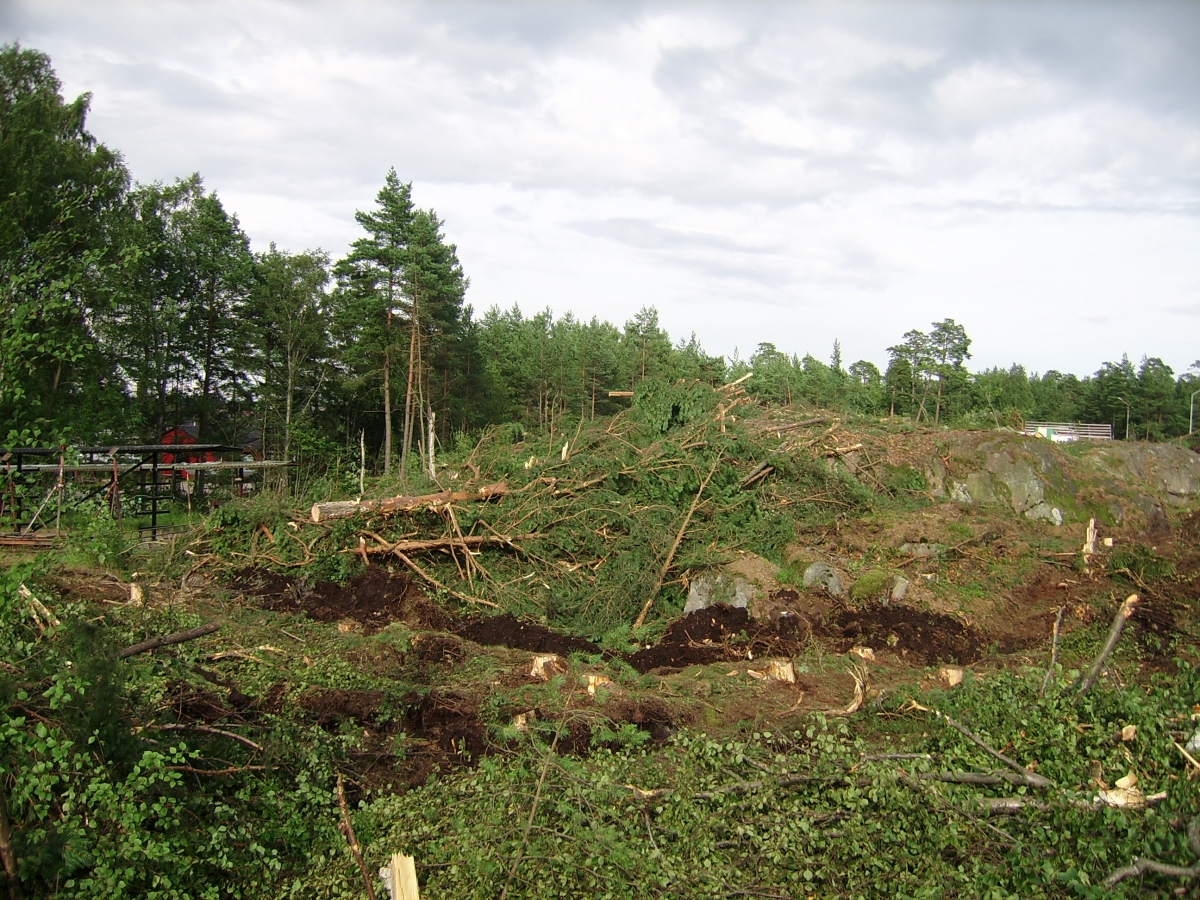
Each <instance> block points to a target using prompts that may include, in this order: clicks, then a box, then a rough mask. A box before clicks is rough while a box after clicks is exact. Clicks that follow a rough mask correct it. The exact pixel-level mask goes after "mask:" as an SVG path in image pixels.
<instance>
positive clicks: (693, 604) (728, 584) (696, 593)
mask: <svg viewBox="0 0 1200 900" xmlns="http://www.w3.org/2000/svg"><path fill="white" fill-rule="evenodd" d="M754 594H755V590H754V585H752V584H751V583H750V582H749V581H747V580H746V579H745V578H743V577H742V576H740V575H725V574H715V575H714V574H712V573H705V574H704V575H701V576H700V577H699V578H696V579H695V580H694V581H692V585H691V587H690V588H689V589H688V598H687V603H685V604H684V607H683V614H684V615H685V616H686V615H688V614H689V613H694V612H695V611H696V610H698V609H708V608H709V607H710V606H712V605H713V604H714V603H724V604H726V605H727V606H733V607H736V608H737V609H745V608H746V607H747V606H749V605H750V601H751V600H752V599H753V597H754Z"/></svg>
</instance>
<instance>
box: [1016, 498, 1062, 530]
mask: <svg viewBox="0 0 1200 900" xmlns="http://www.w3.org/2000/svg"><path fill="white" fill-rule="evenodd" d="M1025 518H1027V519H1032V520H1033V521H1035V522H1052V523H1054V524H1055V525H1061V524H1062V523H1063V514H1062V510H1061V509H1059V508H1058V507H1057V506H1051V505H1050V504H1049V503H1047V502H1046V501H1045V500H1043V501H1042V502H1041V503H1039V504H1037V505H1036V506H1032V507H1030V508H1029V509H1027V510H1025Z"/></svg>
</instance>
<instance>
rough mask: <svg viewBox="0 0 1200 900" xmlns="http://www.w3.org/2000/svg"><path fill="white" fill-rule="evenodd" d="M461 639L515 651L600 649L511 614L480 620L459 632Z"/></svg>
mask: <svg viewBox="0 0 1200 900" xmlns="http://www.w3.org/2000/svg"><path fill="white" fill-rule="evenodd" d="M456 633H457V634H458V636H459V637H462V638H466V639H467V640H468V641H474V642H475V643H476V644H487V645H489V646H493V647H510V648H512V649H513V650H528V651H529V652H531V653H557V654H558V655H559V656H566V655H568V654H570V653H576V652H579V653H599V652H600V648H599V647H597V646H596V645H595V644H593V643H592V642H591V641H585V640H584V639H583V638H576V637H567V636H566V635H562V634H556V633H555V632H553V631H551V630H550V629H549V628H546V627H545V626H544V625H538V624H536V623H534V622H522V621H521V620H520V619H518V618H516V617H515V616H513V615H510V614H509V613H503V614H501V615H498V616H492V617H491V618H490V619H479V620H477V621H474V622H471V623H470V624H468V625H467V626H466V627H464V628H461V629H459V630H458V631H457V632H456Z"/></svg>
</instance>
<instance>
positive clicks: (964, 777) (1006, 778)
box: [916, 772, 1028, 785]
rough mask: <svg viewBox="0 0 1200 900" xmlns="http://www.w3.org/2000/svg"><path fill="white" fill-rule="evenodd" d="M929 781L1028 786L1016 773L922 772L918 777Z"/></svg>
mask: <svg viewBox="0 0 1200 900" xmlns="http://www.w3.org/2000/svg"><path fill="white" fill-rule="evenodd" d="M916 777H917V778H919V779H924V780H927V781H941V782H944V783H946V784H985V785H987V784H1015V785H1027V784H1028V783H1027V782H1026V780H1025V776H1024V775H1018V774H1017V773H1016V772H992V773H990V774H983V773H980V772H921V773H919V774H917V776H916Z"/></svg>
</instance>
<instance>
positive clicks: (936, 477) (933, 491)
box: [925, 456, 946, 500]
mask: <svg viewBox="0 0 1200 900" xmlns="http://www.w3.org/2000/svg"><path fill="white" fill-rule="evenodd" d="M925 485H926V486H927V487H928V489H929V495H930V496H931V497H936V498H938V499H939V500H940V499H941V498H943V497H945V496H946V464H945V463H943V462H942V461H941V460H940V459H939V458H938V457H936V456H935V457H934V458H933V459H931V460H929V462H927V463H926V464H925Z"/></svg>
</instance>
